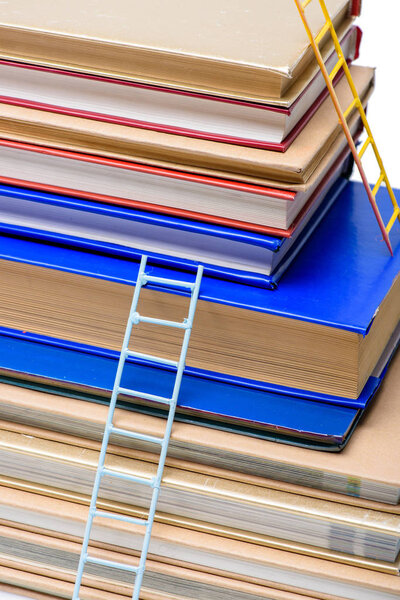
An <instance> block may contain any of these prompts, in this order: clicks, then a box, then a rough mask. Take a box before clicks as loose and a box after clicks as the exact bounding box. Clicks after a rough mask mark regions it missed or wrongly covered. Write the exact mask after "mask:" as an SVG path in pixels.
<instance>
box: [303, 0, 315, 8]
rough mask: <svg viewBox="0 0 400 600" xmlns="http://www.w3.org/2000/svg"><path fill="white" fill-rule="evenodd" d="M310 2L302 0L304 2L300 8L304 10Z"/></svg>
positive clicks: (309, 0) (310, 0)
mask: <svg viewBox="0 0 400 600" xmlns="http://www.w3.org/2000/svg"><path fill="white" fill-rule="evenodd" d="M310 2H312V0H304V2H303V3H302V5H301V8H302V9H303V10H304V9H305V8H306V7H307V6H308V5H309V4H310Z"/></svg>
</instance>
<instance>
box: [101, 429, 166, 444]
mask: <svg viewBox="0 0 400 600" xmlns="http://www.w3.org/2000/svg"><path fill="white" fill-rule="evenodd" d="M110 431H111V433H115V434H116V435H123V436H124V437H128V438H132V439H134V440H141V441H142V442H151V443H152V444H162V443H163V441H164V440H163V438H159V437H155V436H153V435H146V434H145V433H137V432H136V431H128V430H127V429H119V428H118V427H114V425H112V426H111V427H110Z"/></svg>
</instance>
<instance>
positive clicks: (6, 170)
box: [0, 0, 400, 600]
mask: <svg viewBox="0 0 400 600" xmlns="http://www.w3.org/2000/svg"><path fill="white" fill-rule="evenodd" d="M317 4H318V3H316V2H315V3H314V4H313V3H311V4H310V6H309V7H308V11H309V14H310V19H311V22H312V26H313V28H315V31H318V30H319V29H320V28H321V26H322V25H323V22H324V21H323V16H322V14H321V13H320V10H319V7H318V6H317ZM327 4H328V7H329V9H330V12H331V15H332V17H333V21H334V24H335V27H336V30H337V32H338V35H339V38H340V40H341V44H342V48H343V51H344V53H345V56H346V58H347V60H348V62H349V63H351V62H352V61H353V60H354V59H355V58H356V57H357V56H358V50H359V43H360V35H361V34H360V31H359V29H358V28H357V27H356V26H355V25H354V16H355V14H356V13H357V11H358V4H359V3H358V2H355V1H354V2H351V1H349V0H347V1H346V0H330V1H329V2H328V3H327ZM0 36H1V40H2V43H1V49H0V74H1V77H0V135H1V138H2V139H1V140H0V157H1V159H2V160H1V172H0V182H1V185H0V230H1V233H2V235H1V237H0V281H1V286H0V300H1V301H0V398H1V410H0V419H1V421H0V487H1V492H0V529H1V534H0V573H1V575H0V581H1V582H2V583H1V585H2V589H4V590H19V592H20V593H24V594H25V595H28V596H29V595H30V596H31V597H33V598H48V599H49V600H50V598H53V597H54V598H70V597H71V595H72V587H73V582H74V578H75V573H76V569H77V564H78V557H79V553H80V549H81V537H82V534H83V530H84V525H85V521H86V517H87V505H88V503H89V498H90V493H91V488H92V485H93V481H94V474H95V470H96V465H97V460H98V453H99V448H100V440H101V437H102V432H103V429H104V424H105V420H106V413H107V404H108V400H109V397H110V393H111V390H112V387H113V382H114V378H115V372H116V366H117V362H118V357H119V350H120V347H121V342H122V338H123V333H124V329H125V325H126V320H127V316H128V313H129V306H130V302H131V297H132V288H133V286H134V285H135V282H136V279H137V274H138V267H139V261H140V257H141V256H142V254H144V253H145V254H147V255H148V256H149V260H148V265H149V266H148V268H149V269H150V271H151V274H152V275H155V276H163V277H167V278H172V279H175V280H179V281H193V278H194V273H195V271H196V269H197V267H198V265H199V264H203V265H204V277H203V281H202V285H201V290H200V297H199V298H200V299H199V302H198V307H197V313H196V317H195V323H194V328H193V332H192V336H191V343H190V348H189V352H188V357H187V367H186V369H185V373H184V376H183V382H182V388H181V394H180V397H179V402H178V408H177V422H176V424H175V426H174V429H173V433H172V440H171V444H170V450H169V455H168V461H167V468H166V471H165V475H164V479H163V486H162V491H161V495H160V501H159V505H158V512H157V516H156V523H155V526H154V529H153V537H152V542H151V546H150V557H149V560H148V563H147V569H146V575H145V579H144V584H143V592H142V597H143V598H144V599H148V600H161V598H163V599H164V598H166V599H168V598H170V599H171V600H189V599H198V600H204V599H206V598H207V599H209V598H210V599H214V598H215V599H216V600H217V599H218V600H224V599H225V598H226V599H228V598H229V599H231V598H234V599H237V600H253V599H254V600H255V599H256V598H264V599H270V600H309V599H310V598H314V599H318V600H333V599H334V598H335V599H337V598H341V599H344V598H348V599H352V600H369V599H372V598H374V599H375V598H379V599H382V600H394V599H395V598H398V597H399V594H400V583H399V582H400V579H399V578H398V577H396V576H397V575H398V574H399V562H398V559H397V556H398V552H399V549H400V509H399V498H400V478H399V475H398V469H397V468H396V461H395V460H393V457H395V456H396V454H397V453H398V450H399V448H398V445H399V444H398V441H397V436H396V428H397V426H398V415H397V411H396V404H397V402H396V401H397V400H398V390H399V379H398V374H399V360H398V359H399V357H397V359H394V360H393V364H392V365H391V366H390V372H389V373H388V375H387V377H384V376H385V374H386V371H387V370H388V369H389V366H388V365H389V362H390V359H391V358H392V357H393V355H394V352H395V349H396V347H397V344H398V339H399V335H400V327H399V318H400V309H399V307H400V277H398V273H399V267H400V252H399V245H400V233H399V231H398V229H397V230H395V229H394V230H393V235H392V236H391V241H392V245H393V248H394V251H395V254H394V257H393V258H391V257H390V256H389V255H388V254H387V250H386V248H385V246H384V244H383V243H382V242H381V241H380V232H379V228H378V226H377V224H376V221H375V219H374V215H373V213H372V211H371V210H370V209H369V206H368V202H367V200H366V197H365V191H364V189H363V187H362V186H361V185H359V184H349V183H348V182H347V177H348V175H349V173H350V172H351V166H352V165H351V159H350V151H349V148H348V146H347V142H346V139H345V136H344V134H343V133H342V131H341V128H340V125H339V123H338V121H337V116H336V113H335V110H334V108H333V106H332V103H331V100H330V98H329V97H328V94H327V91H326V89H325V85H324V80H323V77H322V74H321V73H320V71H319V69H318V67H317V65H316V62H315V60H314V58H313V52H312V49H311V48H310V46H309V43H308V38H307V35H306V32H305V30H304V28H303V25H302V23H301V20H300V17H299V15H298V12H297V9H296V6H295V3H294V2H293V1H292V0H284V1H283V0H281V1H280V2H279V3H276V2H274V1H273V0H251V1H250V2H249V1H247V2H243V3H238V2H234V3H232V2H228V1H227V0H214V1H213V2H211V1H209V0H206V1H205V2H202V3H201V4H196V3H194V2H187V3H183V4H182V3H181V2H179V1H177V0H170V1H169V2H168V3H160V2H158V1H156V0H149V1H148V2H147V3H145V4H142V3H139V2H138V1H137V0H130V1H129V2H128V0H116V1H115V2H114V3H113V5H112V6H110V4H109V3H106V2H105V1H104V0H101V1H97V2H96V3H92V4H90V5H87V6H84V7H82V6H81V5H79V4H78V2H77V1H76V0H73V1H71V0H70V1H69V2H68V3H67V2H64V1H62V2H58V3H54V2H50V0H42V1H41V2H40V3H39V5H38V6H33V5H32V4H31V3H30V2H28V0H14V1H13V3H12V5H10V6H7V7H5V8H4V10H3V13H2V16H1V23H0ZM321 51H322V55H323V58H324V60H325V62H326V65H327V67H328V70H329V71H331V70H332V69H333V68H334V65H335V64H336V61H337V55H336V53H335V51H334V48H333V43H332V40H331V38H330V36H329V35H328V34H327V35H326V36H325V38H323V39H322V41H321ZM351 73H352V76H353V78H354V81H355V84H356V86H357V89H358V92H359V95H360V98H361V100H362V102H363V104H364V105H365V106H366V104H367V102H368V100H369V97H370V95H371V93H372V90H373V85H374V72H373V70H372V69H370V68H367V67H358V66H351ZM334 84H335V89H336V92H337V94H338V97H339V100H340V102H341V104H342V106H343V107H346V106H348V105H349V104H350V101H351V99H352V96H351V92H350V90H349V87H348V83H347V81H346V79H345V78H344V77H343V73H342V71H340V70H339V71H338V72H337V73H336V75H335V78H334ZM349 126H350V129H351V131H352V133H353V135H354V137H355V139H358V136H359V135H360V133H361V130H362V124H361V122H360V119H359V116H358V113H357V112H356V111H354V112H353V113H352V114H350V115H349ZM186 307H187V297H186V296H185V294H184V293H182V291H179V292H178V291H177V290H176V289H174V288H173V287H171V289H170V291H169V292H165V291H164V292H161V291H160V289H158V288H157V286H156V285H154V284H153V285H150V284H149V285H148V286H146V287H145V288H144V290H143V310H142V306H140V307H139V311H140V312H143V314H148V315H151V316H153V317H159V318H163V319H170V320H174V321H179V320H181V318H182V316H183V313H184V311H185V310H186ZM132 341H133V343H134V348H135V350H137V351H139V352H141V353H143V354H148V355H149V354H150V355H153V356H154V355H156V356H157V355H158V356H160V355H162V356H165V357H166V358H167V359H172V360H174V359H176V355H177V352H178V348H179V346H180V341H181V336H180V335H179V332H178V333H176V331H175V330H173V331H172V330H168V332H167V333H165V331H163V330H162V329H161V328H158V327H155V326H148V325H146V324H143V323H142V324H140V326H139V327H138V328H137V330H136V329H135V337H134V339H133V340H132ZM174 378H175V372H174V371H173V370H172V369H170V368H168V367H161V366H159V365H156V364H155V363H154V362H151V361H149V360H147V359H140V360H139V359H135V360H134V359H129V360H128V362H127V365H126V370H125V371H124V379H123V382H122V384H123V386H124V387H126V388H131V389H132V388H133V389H137V390H142V391H143V392H151V393H152V394H156V395H158V396H167V395H168V393H169V391H170V389H171V385H172V384H173V381H174ZM381 384H382V389H381V390H380V391H379V393H378V395H377V396H378V397H377V398H376V400H374V403H373V405H372V408H371V409H370V410H369V411H368V413H367V414H366V415H365V417H364V413H365V412H366V409H367V407H369V405H370V404H372V403H371V400H372V398H373V397H374V395H375V394H376V393H377V391H378V388H379V387H380V386H381ZM362 417H364V419H363V421H362V422H361V423H360V421H361V418H362ZM115 422H116V425H117V426H118V427H121V428H123V429H128V430H131V431H137V432H139V433H143V434H148V435H154V436H159V437H160V436H161V437H162V435H163V431H164V427H165V410H164V408H163V406H162V405H158V404H156V403H154V402H150V401H147V400H144V399H143V398H142V399H139V398H137V399H136V398H134V399H132V398H128V397H124V396H123V395H121V397H120V401H119V404H118V409H117V413H116V421H115ZM353 434H354V435H353ZM351 437H352V439H350V438H351ZM349 440H350V441H349ZM276 442H281V443H276ZM347 444H348V445H347ZM343 449H344V450H343ZM338 450H343V451H342V452H341V453H338V452H337V451H338ZM157 461H158V452H157V447H156V446H154V445H153V444H151V443H149V442H144V441H142V442H139V441H138V440H133V439H127V438H122V437H120V436H117V435H113V436H112V438H111V446H110V452H109V455H108V464H109V465H111V466H112V467H113V468H114V469H115V470H117V471H120V472H121V473H127V474H131V475H133V476H136V477H141V478H145V479H151V478H152V477H153V475H154V472H155V468H156V465H157ZM99 498H100V500H99V506H101V507H103V508H105V509H107V510H111V511H114V512H119V513H123V514H127V515H130V516H133V517H142V516H143V515H145V514H146V511H147V509H148V506H149V498H150V495H149V493H147V488H144V486H141V485H139V484H138V485H136V484H132V483H130V484H127V483H126V482H124V481H123V480H118V482H117V484H116V483H115V479H113V480H112V481H111V480H108V479H107V477H105V478H104V480H103V484H102V486H101V488H100V496H99ZM92 537H93V542H92V544H91V553H92V554H93V555H94V556H97V557H98V558H102V559H107V560H114V561H115V560H118V561H119V562H126V563H127V564H131V565H132V564H136V563H137V561H138V557H139V555H140V549H141V544H142V531H141V528H140V527H139V526H136V525H126V524H125V523H121V522H119V521H111V522H110V520H109V519H96V522H95V526H94V528H93V536H92ZM83 583H84V585H83V588H82V590H81V594H80V597H81V598H82V599H83V600H86V599H87V600H91V599H93V600H95V599H96V600H97V599H100V600H102V599H104V600H105V599H111V600H122V599H123V598H128V597H131V594H132V576H131V575H130V574H129V573H128V572H124V571H117V570H115V569H111V568H108V567H105V566H99V565H97V566H96V565H90V566H88V567H87V569H85V577H84V580H83Z"/></svg>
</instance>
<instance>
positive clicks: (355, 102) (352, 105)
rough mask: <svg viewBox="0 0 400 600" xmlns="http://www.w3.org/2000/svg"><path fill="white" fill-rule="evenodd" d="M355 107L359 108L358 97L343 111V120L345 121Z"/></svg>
mask: <svg viewBox="0 0 400 600" xmlns="http://www.w3.org/2000/svg"><path fill="white" fill-rule="evenodd" d="M356 106H360V100H359V98H358V97H357V98H354V100H353V102H352V103H351V104H350V105H349V106H348V107H347V108H346V110H345V111H344V113H343V116H344V118H345V119H347V117H348V116H349V114H350V113H351V111H352V110H353V108H355V107H356Z"/></svg>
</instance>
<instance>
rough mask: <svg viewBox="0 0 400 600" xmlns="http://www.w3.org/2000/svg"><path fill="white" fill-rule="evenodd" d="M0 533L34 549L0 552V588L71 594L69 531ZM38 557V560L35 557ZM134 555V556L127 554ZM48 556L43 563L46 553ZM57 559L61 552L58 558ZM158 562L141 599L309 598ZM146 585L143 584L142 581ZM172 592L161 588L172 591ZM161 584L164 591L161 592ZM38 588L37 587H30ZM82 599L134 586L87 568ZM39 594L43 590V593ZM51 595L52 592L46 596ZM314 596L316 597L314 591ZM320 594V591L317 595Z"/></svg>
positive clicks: (73, 554)
mask: <svg viewBox="0 0 400 600" xmlns="http://www.w3.org/2000/svg"><path fill="white" fill-rule="evenodd" d="M0 529H1V534H0V535H2V536H3V537H4V538H5V539H7V540H8V541H9V543H10V545H11V544H13V545H14V548H15V547H16V546H21V545H25V547H28V552H30V553H32V557H31V559H30V560H27V559H26V557H25V560H24V559H23V558H21V557H19V556H18V550H17V551H14V552H13V553H10V552H8V553H7V552H5V553H0V578H1V581H2V582H7V583H2V584H1V583H0V590H4V591H10V592H13V591H14V589H15V591H16V590H18V589H19V590H21V591H20V593H22V590H23V593H24V594H26V595H27V596H28V597H32V598H34V599H35V600H53V599H54V598H60V597H61V598H71V596H72V588H73V583H74V579H75V572H76V566H77V558H78V554H79V551H80V544H79V542H78V543H77V540H76V538H73V537H71V536H66V537H60V536H57V538H55V537H54V536H53V537H50V536H47V535H45V532H42V533H38V532H37V531H34V530H32V528H28V529H23V528H20V529H16V528H13V527H1V528H0ZM103 546H104V545H103V544H96V545H95V546H94V548H93V549H92V551H93V553H94V554H95V555H97V556H98V557H99V558H104V559H108V560H120V561H122V562H126V561H127V560H131V561H132V562H135V563H136V562H137V557H136V556H135V555H133V556H132V555H131V554H129V555H126V554H125V555H121V554H117V553H116V552H114V551H112V550H111V551H110V550H108V549H107V548H104V547H103ZM57 553H58V554H62V559H64V561H63V564H62V566H58V565H57V560H55V559H54V554H57ZM38 556H40V557H41V560H38ZM131 556H132V558H131ZM47 557H49V560H48V561H47V562H46V558H47ZM58 558H60V556H59V557H58ZM174 563H175V561H173V563H172V564H168V563H165V562H164V563H163V562H156V561H154V560H150V559H148V561H147V572H146V575H145V580H146V581H145V584H144V585H143V587H142V590H141V598H143V600H189V599H190V600H204V599H205V598H213V597H217V598H221V599H222V600H224V599H225V598H226V599H227V600H228V598H229V600H256V599H261V598H263V599H265V600H310V599H311V597H310V596H308V595H303V594H301V595H300V594H297V593H293V592H290V591H285V590H284V589H279V588H275V587H272V586H269V585H268V586H266V585H265V586H264V585H263V586H260V585H257V584H254V583H249V582H243V581H240V580H238V579H230V578H227V577H221V576H220V575H215V574H212V573H207V572H204V571H201V570H198V569H196V566H195V565H193V568H188V567H182V566H179V565H177V564H174ZM146 584H147V585H146ZM12 586H18V587H16V588H14V589H13V587H12ZM171 588H172V593H171V592H167V591H165V590H166V589H169V590H171ZM160 589H162V590H164V591H162V592H160V591H159V590H160ZM34 590H36V591H34ZM81 590H82V592H81V598H83V599H85V600H86V599H87V600H92V598H93V599H94V600H122V599H125V598H126V597H129V598H131V597H132V586H131V585H129V583H128V582H124V581H120V582H119V583H117V584H116V583H115V582H112V579H111V578H110V577H109V578H108V579H107V578H106V577H104V574H103V573H100V577H99V576H98V575H97V576H96V575H94V574H93V573H90V571H89V570H88V572H87V573H86V572H85V574H84V578H83V585H82V587H81ZM41 594H46V595H44V596H42V595H41ZM47 594H49V595H50V594H51V597H49V596H47ZM313 598H316V596H315V595H314V594H313ZM318 598H321V599H322V596H318ZM323 598H324V600H325V598H326V600H337V599H336V597H332V596H329V598H327V597H326V596H325V595H323Z"/></svg>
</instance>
